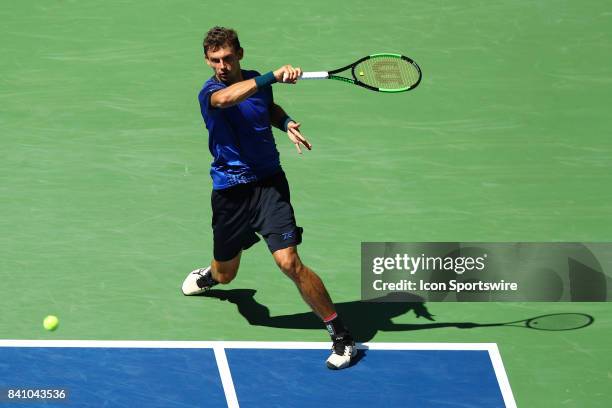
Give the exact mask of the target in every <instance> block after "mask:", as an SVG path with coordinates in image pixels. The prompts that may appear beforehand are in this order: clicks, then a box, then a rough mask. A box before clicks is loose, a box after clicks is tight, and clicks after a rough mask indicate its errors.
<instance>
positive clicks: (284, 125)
mask: <svg viewBox="0 0 612 408" xmlns="http://www.w3.org/2000/svg"><path fill="white" fill-rule="evenodd" d="M292 121H293V122H295V121H294V120H293V119H291V118H290V117H289V116H287V115H285V116H283V118H282V119H281V123H282V125H281V129H282V130H283V132H286V131H287V128H288V127H289V122H292Z"/></svg>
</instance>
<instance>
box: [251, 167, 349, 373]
mask: <svg viewBox="0 0 612 408" xmlns="http://www.w3.org/2000/svg"><path fill="white" fill-rule="evenodd" d="M254 197H256V198H257V200H256V206H255V207H256V211H254V212H253V217H252V219H251V226H252V228H253V230H255V231H259V233H260V234H261V235H262V236H263V237H264V238H265V240H266V243H267V244H268V248H269V249H270V252H271V253H272V254H273V256H274V259H275V261H276V263H277V264H278V266H279V267H280V268H281V269H282V270H283V272H284V273H285V274H286V275H287V276H289V277H290V278H291V279H292V280H293V281H294V282H295V284H296V286H297V288H298V290H299V292H300V294H301V295H302V298H303V299H304V300H305V301H306V303H307V304H308V305H309V306H310V307H311V308H312V310H313V311H314V312H315V314H317V315H319V317H320V318H321V319H322V320H323V323H324V325H325V327H326V328H327V330H328V332H329V334H330V336H331V338H332V341H333V342H334V347H333V350H334V353H333V354H332V356H331V357H330V358H329V359H328V360H327V365H328V367H330V368H334V369H339V368H344V367H347V366H348V365H349V364H350V361H351V357H353V356H354V355H355V354H356V352H357V350H356V349H355V342H354V341H353V338H352V337H351V335H350V333H349V332H348V330H347V329H346V328H345V327H344V324H343V323H342V321H341V320H340V318H339V317H338V315H337V314H336V312H335V309H334V305H333V303H332V301H331V299H330V296H329V294H328V293H327V290H326V289H325V285H323V282H322V281H321V279H320V278H319V276H317V274H316V273H314V272H313V271H312V270H311V269H310V268H308V267H307V266H306V265H304V264H303V263H302V261H301V260H300V257H299V255H298V252H297V249H296V247H297V246H298V245H299V244H300V243H301V242H302V228H300V227H298V226H297V225H296V222H295V216H294V213H293V207H292V206H291V202H290V193H289V184H288V183H287V179H286V178H285V174H284V173H282V172H281V173H278V174H276V175H274V176H272V177H270V178H268V179H265V180H262V181H261V182H259V183H258V184H257V186H256V188H255V194H254Z"/></svg>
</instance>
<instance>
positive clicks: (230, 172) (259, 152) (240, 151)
mask: <svg viewBox="0 0 612 408" xmlns="http://www.w3.org/2000/svg"><path fill="white" fill-rule="evenodd" d="M258 75H259V73H258V72H256V71H245V70H243V71H242V76H243V78H244V79H245V80H246V79H251V78H253V77H255V76H258ZM226 87H227V85H225V84H224V83H223V82H220V81H219V80H217V78H216V77H214V76H213V77H212V78H210V79H209V80H208V81H206V83H205V84H204V86H203V88H202V90H201V91H200V93H199V95H198V100H199V102H200V110H201V113H202V117H203V118H204V122H205V123H206V128H207V129H208V148H209V150H210V153H211V154H212V156H213V161H212V163H211V166H210V175H211V177H212V180H213V189H215V190H222V189H226V188H229V187H232V186H235V185H237V184H246V183H252V182H255V181H257V180H261V179H263V178H266V177H269V176H271V175H273V174H275V173H277V172H279V171H280V170H281V167H280V159H279V153H278V150H277V149H276V143H275V142H274V136H273V135H272V127H271V124H270V114H269V107H270V105H271V104H272V102H273V101H274V97H273V94H272V87H270V86H267V87H264V88H262V89H259V90H258V91H257V92H256V93H255V94H253V95H251V96H250V97H248V98H247V99H245V100H244V101H242V102H240V103H239V104H237V105H234V106H231V107H229V108H224V109H221V108H215V107H213V106H211V104H210V97H211V95H212V94H213V93H214V92H216V91H218V90H220V89H224V88H226Z"/></svg>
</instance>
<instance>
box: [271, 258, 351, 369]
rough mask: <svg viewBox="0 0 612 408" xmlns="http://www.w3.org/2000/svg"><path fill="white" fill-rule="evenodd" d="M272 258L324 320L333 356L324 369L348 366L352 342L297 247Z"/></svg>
mask: <svg viewBox="0 0 612 408" xmlns="http://www.w3.org/2000/svg"><path fill="white" fill-rule="evenodd" d="M272 256H273V257H274V260H275V261H276V264H277V265H278V266H279V268H280V269H281V270H282V271H283V272H284V273H285V275H287V276H288V277H289V278H291V280H292V281H293V282H294V283H295V285H296V286H297V288H298V290H299V292H300V294H301V295H302V298H303V299H304V301H305V302H306V303H307V304H308V305H309V306H310V308H311V309H312V310H313V312H314V313H316V314H317V315H318V316H319V317H320V318H321V320H323V323H324V324H325V327H326V328H327V331H328V332H329V335H330V337H331V339H332V341H333V346H332V351H333V353H332V355H331V356H329V358H328V359H327V361H326V364H327V367H329V368H331V369H335V370H338V369H341V368H345V367H348V366H349V365H350V363H351V358H352V357H354V356H355V355H356V354H357V349H356V348H355V341H354V339H353V337H352V336H351V334H350V333H349V331H348V330H347V328H346V327H345V326H344V324H343V323H342V320H341V319H340V317H339V316H338V314H337V313H336V310H335V308H334V305H333V303H332V301H331V298H330V296H329V293H328V292H327V289H326V288H325V285H324V284H323V281H322V280H321V278H319V276H318V275H317V274H316V273H315V272H314V271H313V270H312V269H310V268H309V267H308V266H306V265H304V264H303V263H302V260H301V259H300V256H299V255H298V252H297V248H296V247H289V248H284V249H279V250H277V251H275V252H273V254H272Z"/></svg>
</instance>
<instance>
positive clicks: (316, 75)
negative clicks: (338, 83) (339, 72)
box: [300, 71, 329, 79]
mask: <svg viewBox="0 0 612 408" xmlns="http://www.w3.org/2000/svg"><path fill="white" fill-rule="evenodd" d="M327 78H329V74H328V73H327V71H316V72H302V75H300V79H327Z"/></svg>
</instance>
